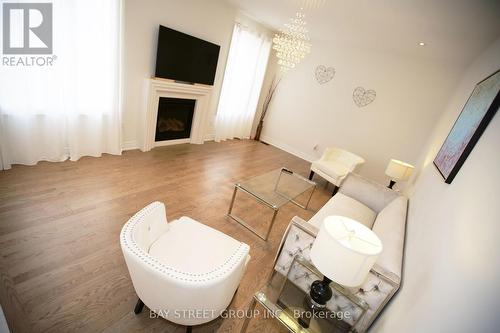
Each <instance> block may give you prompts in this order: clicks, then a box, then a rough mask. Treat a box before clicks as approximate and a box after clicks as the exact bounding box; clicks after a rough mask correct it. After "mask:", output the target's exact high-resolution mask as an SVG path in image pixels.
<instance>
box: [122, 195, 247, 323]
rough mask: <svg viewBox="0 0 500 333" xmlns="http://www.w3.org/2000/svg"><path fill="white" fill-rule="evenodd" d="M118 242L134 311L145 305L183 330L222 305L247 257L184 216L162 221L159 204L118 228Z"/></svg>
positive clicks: (235, 244)
mask: <svg viewBox="0 0 500 333" xmlns="http://www.w3.org/2000/svg"><path fill="white" fill-rule="evenodd" d="M120 244H121V248H122V251H123V255H124V257H125V262H126V264H127V267H128V270H129V273H130V277H131V279H132V283H133V285H134V289H135V291H136V293H137V295H138V297H139V300H138V302H137V305H136V307H135V310H134V312H135V313H136V314H138V313H140V312H141V311H142V308H143V307H144V304H145V305H147V306H148V308H149V309H150V310H151V311H153V312H155V313H156V314H157V315H158V316H161V317H163V318H165V319H167V320H169V321H171V322H174V323H176V324H180V325H186V326H188V327H187V331H188V332H190V331H191V326H193V325H199V324H203V323H206V322H209V321H211V320H213V319H215V318H217V317H218V316H219V315H220V314H221V312H222V311H224V310H225V309H226V308H227V306H228V305H229V303H230V302H231V300H232V298H233V295H234V294H235V292H236V290H237V288H238V286H239V283H240V280H241V278H242V277H243V273H244V272H245V268H246V265H247V263H248V261H249V259H250V256H249V250H250V247H249V246H248V245H247V244H245V243H241V242H238V241H236V240H235V239H233V238H231V237H229V236H227V235H225V234H223V233H222V232H219V231H217V230H215V229H212V228H210V227H208V226H206V225H204V224H201V223H199V222H197V221H195V220H193V219H191V218H189V217H181V218H179V219H178V220H174V221H172V222H170V223H167V218H166V212H165V205H164V204H163V203H160V202H153V203H151V204H150V205H148V206H146V207H145V208H143V209H142V210H140V211H139V212H138V213H137V214H135V215H134V216H133V217H132V218H131V219H130V220H129V221H128V222H127V223H126V224H125V225H124V226H123V228H122V231H121V234H120ZM200 311H202V313H203V315H202V316H197V315H196V314H197V313H200Z"/></svg>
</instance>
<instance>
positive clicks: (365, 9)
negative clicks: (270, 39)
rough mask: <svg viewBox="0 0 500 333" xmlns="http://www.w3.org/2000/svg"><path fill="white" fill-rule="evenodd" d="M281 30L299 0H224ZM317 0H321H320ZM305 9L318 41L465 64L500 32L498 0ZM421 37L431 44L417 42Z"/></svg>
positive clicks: (367, 1)
mask: <svg viewBox="0 0 500 333" xmlns="http://www.w3.org/2000/svg"><path fill="white" fill-rule="evenodd" d="M226 1H227V2H229V3H231V4H232V5H234V6H236V7H238V8H240V9H241V10H242V11H243V12H244V13H246V14H247V15H249V16H251V17H253V18H254V19H256V20H257V21H259V22H261V23H263V24H265V25H267V26H269V27H271V28H273V29H278V28H280V27H282V25H283V24H284V23H286V22H287V21H288V20H289V18H290V17H291V16H293V15H294V14H295V12H296V11H297V9H298V8H299V7H300V2H301V1H300V0H226ZM316 1H318V0H316ZM323 3H324V4H323V6H322V7H321V8H319V9H309V10H306V21H307V26H308V29H309V31H310V36H311V38H312V39H313V46H314V40H324V41H330V42H339V43H349V44H354V45H356V46H361V47H367V48H371V49H377V50H379V51H383V52H393V53H400V54H405V55H407V56H413V57H419V58H427V59H432V60H440V61H446V62H450V63H451V64H455V65H456V64H459V65H466V64H468V63H470V62H471V61H472V60H473V59H474V58H475V57H476V56H477V55H478V54H479V53H480V52H481V51H483V50H484V49H485V48H486V47H487V46H488V45H489V44H490V43H492V42H493V41H494V40H495V39H496V38H499V37H500V0H323ZM420 41H424V42H425V43H426V44H427V45H426V46H424V47H420V46H418V43H419V42H420Z"/></svg>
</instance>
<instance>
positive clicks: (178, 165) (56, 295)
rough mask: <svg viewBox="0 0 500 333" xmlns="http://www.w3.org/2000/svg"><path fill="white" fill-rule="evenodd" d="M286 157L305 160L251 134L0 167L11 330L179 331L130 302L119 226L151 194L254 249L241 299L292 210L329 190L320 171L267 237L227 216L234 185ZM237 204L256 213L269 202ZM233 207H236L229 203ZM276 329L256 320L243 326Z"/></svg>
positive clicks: (1, 279) (0, 253)
mask: <svg viewBox="0 0 500 333" xmlns="http://www.w3.org/2000/svg"><path fill="white" fill-rule="evenodd" d="M281 166H287V167H288V168H290V169H292V170H294V171H296V172H299V173H301V174H302V175H304V176H307V175H308V172H309V164H308V163H307V162H306V161H303V160H301V159H299V158H297V157H295V156H293V155H290V154H288V153H286V152H283V151H281V150H279V149H277V148H274V147H272V146H267V145H264V144H262V143H257V142H254V141H249V140H243V141H240V140H233V141H227V142H224V143H213V142H209V143H206V144H204V145H189V144H185V145H177V146H169V147H162V148H155V149H154V150H152V151H150V152H147V153H143V152H140V151H138V150H134V151H127V152H124V153H123V155H122V156H111V155H105V156H103V157H101V158H91V157H86V158H82V159H81V160H79V161H78V162H69V161H67V162H62V163H47V162H41V163H39V164H38V165H37V166H32V167H27V166H15V167H14V168H13V169H11V170H7V171H0V300H1V304H2V307H3V311H4V313H5V316H6V318H7V322H8V323H9V326H10V329H11V331H12V332H184V330H185V329H184V327H182V326H177V325H174V324H172V323H169V322H168V321H166V320H164V319H161V318H158V319H151V318H149V311H148V309H147V308H145V310H144V311H143V312H142V313H141V314H140V315H134V313H133V308H134V305H135V302H136V300H137V298H136V295H135V292H134V290H133V287H132V284H131V281H130V277H129V274H128V271H127V268H126V266H125V262H124V259H123V255H122V253H121V250H120V244H119V233H120V230H121V227H122V225H123V224H124V223H125V222H126V221H127V220H128V219H129V218H130V217H131V216H132V215H133V214H134V213H135V212H137V211H138V210H140V209H141V208H142V207H144V206H146V205H147V204H148V203H150V202H152V201H155V200H158V201H162V202H164V203H165V204H166V205H167V216H168V219H169V220H172V219H175V218H178V217H180V216H183V215H186V216H190V217H192V218H194V219H196V220H198V221H200V222H202V223H205V224H207V225H209V226H211V227H213V228H216V229H218V230H220V231H222V232H224V233H226V234H228V235H230V236H232V237H234V238H236V239H238V240H240V241H243V242H246V243H247V244H249V245H250V247H251V250H250V254H251V256H252V259H251V261H250V263H249V268H248V270H247V272H246V274H245V276H244V278H243V281H242V283H241V285H240V288H239V290H238V293H237V294H236V296H235V298H234V300H233V302H232V304H231V306H230V307H231V308H232V309H246V307H247V306H248V303H249V301H250V299H251V297H252V295H253V293H254V292H255V291H256V290H257V289H258V288H259V287H260V286H261V285H263V284H264V283H265V281H266V278H267V276H268V274H269V273H270V271H271V269H272V267H271V266H272V262H273V260H274V255H275V254H276V250H277V246H278V245H279V242H280V240H281V237H282V235H283V233H284V230H285V228H286V226H287V225H288V223H289V221H290V219H291V218H292V217H293V216H294V215H299V216H301V217H303V218H305V219H308V218H310V217H311V216H312V215H313V214H314V212H315V211H317V210H318V209H319V208H320V207H321V206H322V205H323V204H324V203H325V202H326V201H327V200H328V199H329V198H330V195H331V194H330V193H329V191H327V190H326V189H325V188H324V186H323V185H325V183H324V182H322V181H321V180H318V179H315V180H318V188H317V190H316V192H315V193H314V195H313V198H312V200H311V204H310V206H309V210H307V211H306V210H303V209H301V208H299V207H297V206H295V205H293V204H290V203H289V204H287V205H286V206H284V207H282V208H281V210H280V212H279V214H278V217H277V220H276V223H275V225H274V228H273V230H272V232H271V234H270V237H269V240H268V241H267V242H264V241H262V240H260V239H259V238H258V237H256V236H255V235H253V234H252V233H250V232H249V231H248V230H246V229H245V228H243V227H242V226H240V225H239V224H237V223H236V222H234V221H233V220H230V219H229V218H227V217H226V213H227V210H228V207H229V202H230V200H231V195H232V192H233V188H234V183H235V182H237V181H241V180H243V179H246V178H250V177H253V176H257V175H259V174H262V173H264V172H267V171H270V170H273V169H276V168H279V167H281ZM249 205H252V202H251V201H248V200H246V201H245V200H242V201H241V205H240V207H239V208H238V209H240V214H249V215H251V216H249V218H252V219H253V220H254V221H255V222H254V223H257V224H258V223H259V222H261V221H268V219H267V218H265V220H264V215H263V214H266V213H268V212H267V211H262V212H261V211H258V210H257V209H254V208H251V209H250V208H249V207H250V206H249ZM235 208H236V206H235ZM241 324H242V320H241V319H217V320H215V321H213V322H210V323H208V324H205V325H202V326H198V327H194V329H193V332H237V331H239V327H240V326H241ZM265 331H266V332H273V331H276V332H278V331H280V330H279V327H278V326H277V325H276V324H275V323H273V321H271V320H258V319H255V320H252V321H251V324H250V326H249V330H248V332H265Z"/></svg>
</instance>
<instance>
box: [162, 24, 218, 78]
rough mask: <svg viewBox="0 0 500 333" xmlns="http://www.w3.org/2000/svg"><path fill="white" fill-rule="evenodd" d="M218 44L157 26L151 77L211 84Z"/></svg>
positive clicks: (215, 66)
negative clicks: (153, 73) (153, 71)
mask: <svg viewBox="0 0 500 333" xmlns="http://www.w3.org/2000/svg"><path fill="white" fill-rule="evenodd" d="M219 50H220V46H219V45H216V44H213V43H210V42H207V41H205V40H203V39H199V38H196V37H193V36H190V35H187V34H185V33H182V32H179V31H176V30H173V29H170V28H167V27H164V26H162V25H160V31H159V33H158V50H157V53H156V72H155V76H156V77H160V78H165V79H172V80H176V81H182V82H187V83H202V84H207V85H213V84H214V79H215V72H216V70H217V61H218V59H219Z"/></svg>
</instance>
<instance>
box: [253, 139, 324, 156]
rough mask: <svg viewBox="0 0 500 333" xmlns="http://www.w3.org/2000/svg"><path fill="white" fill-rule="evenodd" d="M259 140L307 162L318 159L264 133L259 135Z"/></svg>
mask: <svg viewBox="0 0 500 333" xmlns="http://www.w3.org/2000/svg"><path fill="white" fill-rule="evenodd" d="M260 141H263V142H265V143H268V144H270V145H272V146H275V147H276V148H279V149H281V150H284V151H286V152H287V153H290V154H292V155H295V156H297V157H299V158H301V159H303V160H306V161H308V162H312V161H315V160H317V159H318V157H314V156H311V155H309V154H306V153H304V152H302V151H300V150H298V149H295V148H293V147H292V146H290V145H288V144H286V143H283V142H280V141H279V140H276V139H273V138H271V137H269V136H266V135H262V136H261V137H260Z"/></svg>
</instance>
